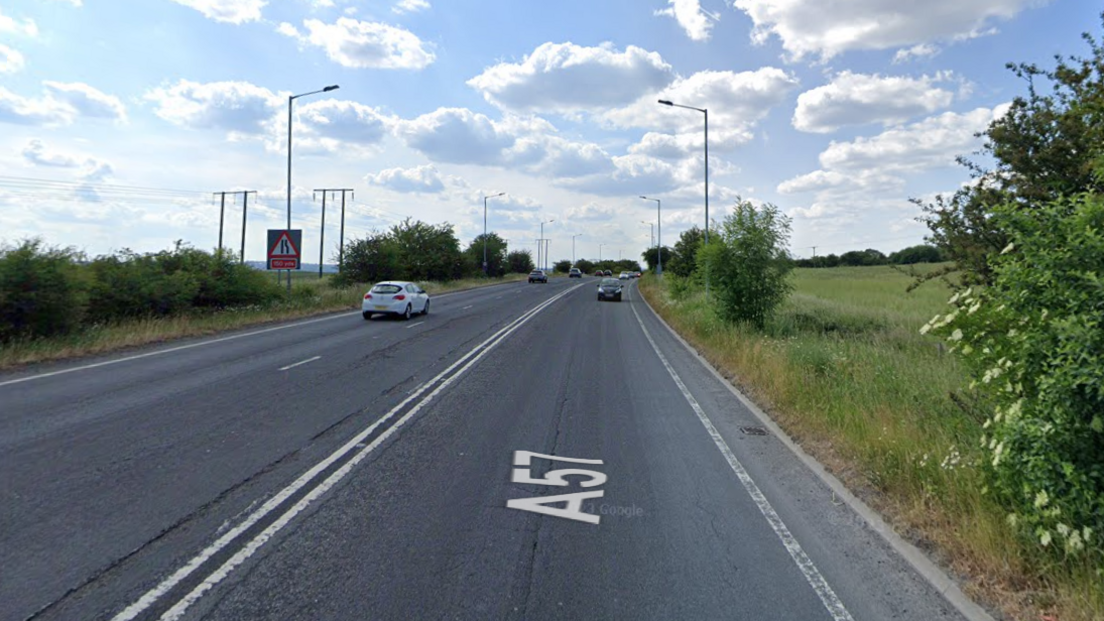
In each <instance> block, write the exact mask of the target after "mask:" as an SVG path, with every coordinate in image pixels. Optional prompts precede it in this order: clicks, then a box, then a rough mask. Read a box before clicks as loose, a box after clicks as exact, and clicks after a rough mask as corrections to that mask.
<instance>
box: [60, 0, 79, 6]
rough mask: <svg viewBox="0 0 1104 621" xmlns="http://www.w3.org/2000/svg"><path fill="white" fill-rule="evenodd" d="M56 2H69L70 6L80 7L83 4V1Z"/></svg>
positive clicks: (65, 0)
mask: <svg viewBox="0 0 1104 621" xmlns="http://www.w3.org/2000/svg"><path fill="white" fill-rule="evenodd" d="M55 2H68V3H69V4H71V5H73V6H76V7H79V6H81V5H82V4H83V2H82V0H55Z"/></svg>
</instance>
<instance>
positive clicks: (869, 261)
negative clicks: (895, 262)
mask: <svg viewBox="0 0 1104 621" xmlns="http://www.w3.org/2000/svg"><path fill="white" fill-rule="evenodd" d="M886 263H888V259H887V258H886V256H885V255H884V254H882V252H881V251H879V250H875V249H873V248H867V249H866V250H852V251H850V252H845V253H843V254H842V255H840V257H839V264H840V265H852V266H858V265H885V264H886Z"/></svg>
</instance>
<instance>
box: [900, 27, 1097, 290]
mask: <svg viewBox="0 0 1104 621" xmlns="http://www.w3.org/2000/svg"><path fill="white" fill-rule="evenodd" d="M1102 18H1104V16H1102ZM1082 38H1083V39H1084V40H1085V42H1086V43H1087V44H1088V46H1089V49H1090V51H1091V52H1092V55H1091V57H1089V58H1079V57H1074V56H1070V57H1066V58H1063V57H1061V56H1056V57H1055V61H1056V65H1055V67H1054V68H1053V69H1040V68H1039V67H1037V66H1035V65H1033V64H1026V63H1020V64H1013V63H1009V64H1008V65H1007V67H1008V69H1010V70H1011V71H1012V72H1013V73H1014V74H1015V75H1016V76H1017V77H1019V78H1021V79H1023V80H1024V81H1025V82H1027V95H1026V96H1020V97H1016V98H1015V99H1013V101H1012V103H1011V105H1010V107H1009V108H1008V111H1007V112H1006V113H1005V114H1004V115H1002V116H1000V117H998V118H996V119H995V120H993V122H992V123H990V125H989V127H988V128H987V129H986V130H985V131H984V132H981V133H979V134H978V136H979V137H984V138H985V143H984V145H983V146H982V149H981V154H982V155H984V156H987V157H991V158H992V159H993V160H994V161H995V162H996V167H995V169H993V170H986V169H985V168H983V167H982V166H980V165H978V164H976V163H974V162H971V161H969V160H967V159H965V158H963V157H960V158H959V159H958V161H959V163H960V164H962V165H963V166H965V167H966V168H968V169H969V170H970V171H971V175H972V176H973V177H974V180H975V183H973V184H971V185H969V186H967V187H964V188H962V189H960V190H959V191H958V192H956V193H955V194H953V195H952V196H950V197H944V196H939V197H937V198H936V200H935V201H934V202H932V203H928V204H925V203H923V202H922V201H920V200H918V199H912V201H913V202H914V203H916V204H918V205H920V206H921V207H922V208H923V210H924V215H923V216H922V218H921V219H922V220H923V221H924V222H925V223H926V224H927V225H928V228H929V230H931V236H930V237H929V240H930V241H931V242H932V243H934V244H936V245H937V246H939V247H940V249H942V250H944V251H945V252H946V253H947V256H948V257H949V258H950V259H951V260H953V261H955V262H956V264H957V266H958V267H959V268H961V269H963V270H965V272H966V274H965V278H964V280H966V281H967V282H980V283H989V282H990V281H991V280H992V278H993V272H992V270H991V269H990V267H989V260H990V258H992V257H993V256H995V255H996V254H998V253H999V252H1000V250H1001V249H1002V248H1004V247H1005V246H1006V245H1007V243H1008V236H1007V233H1006V232H1005V231H1004V230H1002V229H1001V228H1000V227H999V226H998V225H997V223H996V222H995V221H994V220H993V218H992V215H993V210H994V208H995V207H996V206H998V205H1006V204H1007V205H1014V206H1018V207H1019V208H1021V209H1033V208H1035V207H1037V206H1038V205H1040V204H1042V203H1043V202H1046V201H1050V200H1055V199H1057V198H1058V197H1060V196H1070V195H1073V194H1077V193H1080V192H1100V191H1101V190H1104V181H1102V180H1101V179H1099V178H1097V177H1094V175H1093V165H1094V162H1096V161H1098V160H1099V159H1100V158H1101V155H1102V154H1104V151H1102V150H1104V48H1102V47H1101V45H1100V44H1099V43H1098V42H1097V41H1096V39H1094V38H1093V36H1092V35H1091V34H1089V33H1085V34H1083V35H1082ZM1044 81H1045V82H1048V83H1049V86H1050V89H1049V90H1050V92H1049V93H1047V92H1043V90H1041V89H1040V88H1039V87H1040V86H1041V85H1037V82H1044Z"/></svg>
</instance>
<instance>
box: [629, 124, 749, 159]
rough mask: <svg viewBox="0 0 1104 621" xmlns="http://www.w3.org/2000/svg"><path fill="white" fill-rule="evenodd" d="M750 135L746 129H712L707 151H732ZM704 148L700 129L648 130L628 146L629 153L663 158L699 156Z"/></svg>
mask: <svg viewBox="0 0 1104 621" xmlns="http://www.w3.org/2000/svg"><path fill="white" fill-rule="evenodd" d="M752 137H753V136H752V133H751V132H750V131H748V130H747V129H736V130H720V131H716V130H715V131H712V132H710V133H709V152H710V153H724V152H727V151H732V150H734V149H736V147H738V146H740V145H742V144H746V143H748V142H750V141H751V139H752ZM704 150H705V133H704V132H701V131H696V132H686V133H680V134H664V133H660V132H648V133H646V134H644V136H643V137H642V138H641V139H640V142H637V143H636V144H633V145H630V146H629V153H636V154H640V155H650V156H652V157H658V158H661V159H665V160H671V159H681V158H685V157H692V156H699V155H701V154H702V153H703V152H704ZM711 159H712V158H711Z"/></svg>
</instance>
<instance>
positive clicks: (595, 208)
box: [564, 203, 621, 221]
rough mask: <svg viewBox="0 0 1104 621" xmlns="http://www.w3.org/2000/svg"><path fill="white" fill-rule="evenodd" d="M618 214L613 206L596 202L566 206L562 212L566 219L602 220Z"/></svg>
mask: <svg viewBox="0 0 1104 621" xmlns="http://www.w3.org/2000/svg"><path fill="white" fill-rule="evenodd" d="M620 215H621V214H620V212H619V211H618V210H617V209H615V208H614V207H612V206H610V205H599V204H597V203H587V204H585V205H574V206H572V207H568V208H567V211H565V212H564V216H565V217H566V218H567V219H568V220H594V221H604V220H609V219H611V218H615V217H617V216H620Z"/></svg>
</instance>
